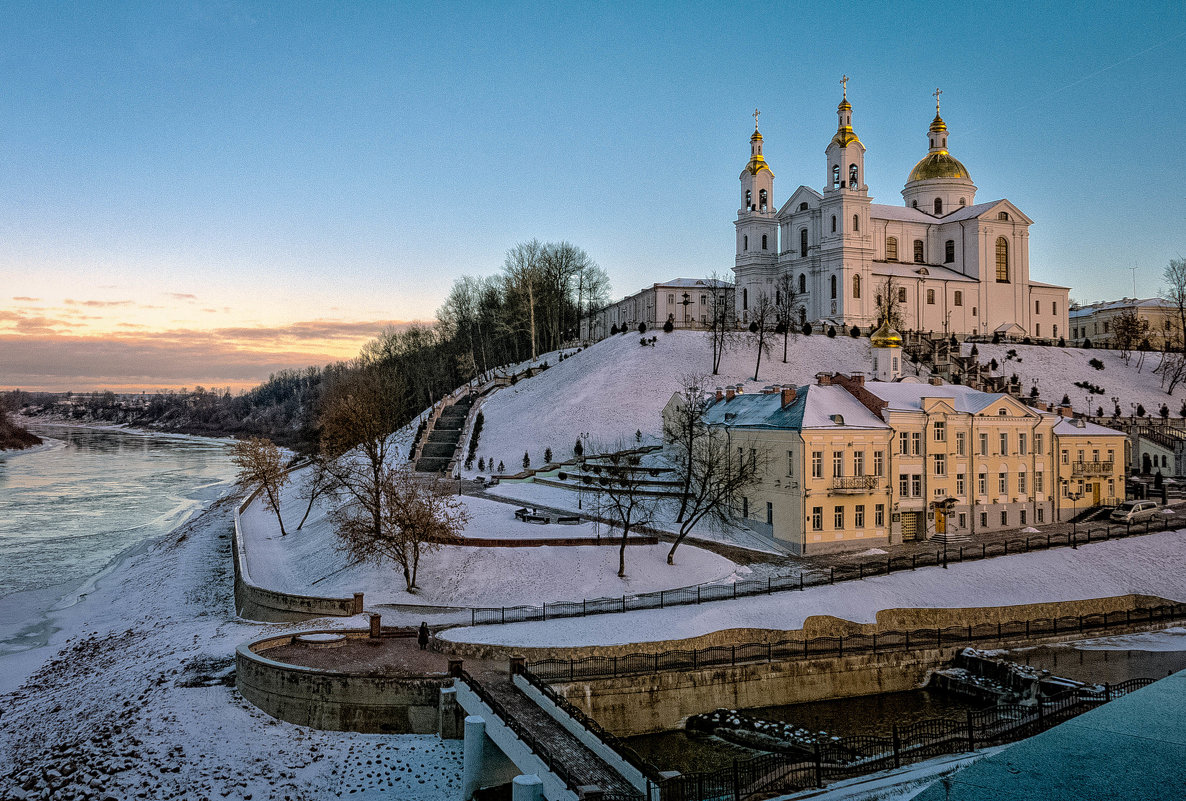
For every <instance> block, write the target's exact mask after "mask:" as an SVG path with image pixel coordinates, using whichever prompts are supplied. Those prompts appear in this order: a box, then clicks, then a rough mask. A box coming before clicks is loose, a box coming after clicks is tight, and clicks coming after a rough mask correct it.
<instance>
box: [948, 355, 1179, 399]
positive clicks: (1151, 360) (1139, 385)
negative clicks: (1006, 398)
mask: <svg viewBox="0 0 1186 801" xmlns="http://www.w3.org/2000/svg"><path fill="white" fill-rule="evenodd" d="M976 349H977V351H978V355H977V357H976V358H977V359H978V360H979V361H980V363H981V364H989V363H990V362H991V361H992V360H993V359H996V360H997V364H998V369H997V372H996V374H997V375H1001V376H1004V377H1005V378H1008V377H1010V376H1012V375H1014V374H1016V375H1017V377H1018V378H1019V379H1020V380H1021V389H1022V393H1023V394H1025V395H1027V396H1028V395H1029V392H1030V388H1031V387H1032V386H1033V385H1034V381H1035V380H1037V382H1038V394H1039V397H1041V398H1042V399H1043V400H1045V401H1048V402H1050V403H1059V402H1061V401H1062V398H1063V395H1067V396H1069V397H1070V400H1071V405H1072V406H1074V407H1075V411H1077V412H1087V411H1089V412H1091V414H1095V413H1096V410H1097V409H1098V407H1100V406H1102V407H1103V409H1104V414H1106V415H1110V414H1112V409H1113V404H1112V398H1113V397H1116V398H1119V399H1120V413H1121V414H1123V415H1130V414H1132V413H1133V408H1132V406H1130V404H1137V403H1139V404H1141V405H1143V406H1144V407H1145V411H1146V412H1148V413H1149V414H1150V415H1152V416H1156V415H1157V410H1158V409H1159V408H1161V404H1163V403H1165V404H1168V405H1169V407H1170V414H1171V415H1173V416H1175V417H1177V416H1178V410H1179V409H1180V408H1181V407H1182V400H1183V398H1186V385H1184V386H1179V387H1177V388H1176V389H1175V390H1174V394H1173V395H1172V396H1171V395H1169V394H1168V393H1167V392H1166V391H1165V389H1163V388H1162V382H1161V373H1155V372H1153V371H1154V369H1156V367H1157V365H1158V364H1160V362H1161V354H1159V353H1146V354H1144V357H1145V358H1144V363H1143V364H1141V361H1140V359H1141V354H1140V353H1134V354H1133V357H1132V360H1131V361H1130V363H1129V364H1128V365H1125V364H1124V360H1123V359H1121V358H1120V353H1119V352H1118V351H1114V350H1099V349H1097V348H1089V349H1086V350H1085V349H1083V348H1057V347H1044V346H1041V345H1007V344H1001V345H992V344H977V345H976ZM971 350H972V346H971V345H970V344H965V345H964V346H963V353H964V355H965V356H966V355H968V354H969V353H970V352H971ZM1009 351H1016V353H1017V355H1016V357H1014V358H1010V357H1009ZM1092 359H1099V360H1100V362H1102V363H1103V365H1104V369H1103V370H1096V369H1095V368H1094V367H1092V366H1091V365H1090V362H1091V360H1092ZM1076 381H1086V382H1088V383H1091V384H1094V385H1095V386H1097V387H1099V388H1100V389H1103V390H1104V394H1102V395H1099V394H1092V393H1090V392H1088V391H1087V390H1086V389H1084V388H1082V387H1077V386H1075V382H1076ZM1088 397H1090V398H1091V403H1090V406H1089V405H1088V402H1087V398H1088Z"/></svg>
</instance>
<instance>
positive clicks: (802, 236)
mask: <svg viewBox="0 0 1186 801" xmlns="http://www.w3.org/2000/svg"><path fill="white" fill-rule="evenodd" d="M799 255H800V256H806V255H807V229H806V228H800V229H799Z"/></svg>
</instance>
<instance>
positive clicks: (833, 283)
mask: <svg viewBox="0 0 1186 801" xmlns="http://www.w3.org/2000/svg"><path fill="white" fill-rule="evenodd" d="M829 283H831V285H832V300H835V299H836V276H834V275H833V276H832V277H831V278H830V279H829Z"/></svg>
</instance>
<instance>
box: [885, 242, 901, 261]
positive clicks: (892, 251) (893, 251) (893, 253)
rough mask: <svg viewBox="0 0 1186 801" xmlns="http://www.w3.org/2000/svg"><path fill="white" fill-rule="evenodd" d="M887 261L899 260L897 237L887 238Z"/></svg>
mask: <svg viewBox="0 0 1186 801" xmlns="http://www.w3.org/2000/svg"><path fill="white" fill-rule="evenodd" d="M885 260H886V261H897V260H898V238H897V237H896V236H891V237H887V238H886V240H885Z"/></svg>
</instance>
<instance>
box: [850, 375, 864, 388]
mask: <svg viewBox="0 0 1186 801" xmlns="http://www.w3.org/2000/svg"><path fill="white" fill-rule="evenodd" d="M848 380H849V382H850V383H851V384H852V385H853V386H854V387H863V386H865V374H864V373H853V374H852V375H850V376H849V377H848Z"/></svg>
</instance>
